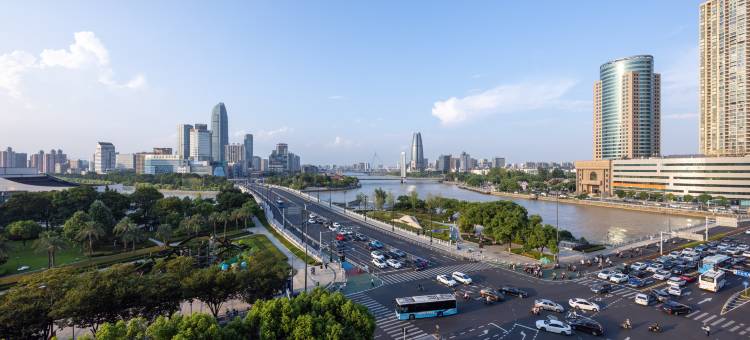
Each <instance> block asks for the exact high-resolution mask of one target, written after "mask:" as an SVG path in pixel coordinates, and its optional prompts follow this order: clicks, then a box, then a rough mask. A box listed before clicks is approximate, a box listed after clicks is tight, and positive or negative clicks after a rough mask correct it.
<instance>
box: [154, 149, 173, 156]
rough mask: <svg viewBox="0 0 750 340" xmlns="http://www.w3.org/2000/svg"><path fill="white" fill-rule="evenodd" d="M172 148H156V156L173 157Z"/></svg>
mask: <svg viewBox="0 0 750 340" xmlns="http://www.w3.org/2000/svg"><path fill="white" fill-rule="evenodd" d="M171 154H172V148H154V155H171Z"/></svg>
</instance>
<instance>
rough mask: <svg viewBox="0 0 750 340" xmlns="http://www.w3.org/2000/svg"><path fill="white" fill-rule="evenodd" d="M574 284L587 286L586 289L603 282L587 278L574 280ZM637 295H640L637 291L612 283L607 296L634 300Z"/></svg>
mask: <svg viewBox="0 0 750 340" xmlns="http://www.w3.org/2000/svg"><path fill="white" fill-rule="evenodd" d="M574 282H576V283H578V284H581V285H584V286H587V287H591V286H593V285H595V284H597V283H601V282H604V281H602V280H599V279H596V278H593V277H589V276H587V277H583V278H580V279H576V280H574ZM638 293H640V291H639V290H637V289H634V288H630V287H628V286H623V285H619V284H614V283H612V291H611V292H609V293H607V294H612V295H616V296H618V297H621V298H624V299H630V298H635V296H636V294H638Z"/></svg>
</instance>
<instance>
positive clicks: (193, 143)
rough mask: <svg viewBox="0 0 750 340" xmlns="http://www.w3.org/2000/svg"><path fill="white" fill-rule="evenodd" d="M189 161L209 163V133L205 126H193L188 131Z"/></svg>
mask: <svg viewBox="0 0 750 340" xmlns="http://www.w3.org/2000/svg"><path fill="white" fill-rule="evenodd" d="M190 159H191V160H194V161H211V132H209V131H208V126H207V125H206V124H195V126H193V128H192V129H190Z"/></svg>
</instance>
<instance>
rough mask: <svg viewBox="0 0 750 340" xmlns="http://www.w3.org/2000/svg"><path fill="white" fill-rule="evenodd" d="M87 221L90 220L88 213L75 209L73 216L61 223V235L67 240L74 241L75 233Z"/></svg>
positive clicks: (76, 233)
mask: <svg viewBox="0 0 750 340" xmlns="http://www.w3.org/2000/svg"><path fill="white" fill-rule="evenodd" d="M89 221H91V219H90V218H89V214H87V213H86V212H85V211H76V212H75V213H74V214H73V216H71V217H70V218H68V220H66V221H65V224H64V225H63V237H65V239H67V240H68V241H76V235H78V232H79V231H80V230H81V229H83V226H84V225H85V224H86V223H87V222H89Z"/></svg>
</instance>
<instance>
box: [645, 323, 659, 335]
mask: <svg viewBox="0 0 750 340" xmlns="http://www.w3.org/2000/svg"><path fill="white" fill-rule="evenodd" d="M648 331H649V332H654V333H661V331H662V328H661V326H659V324H656V323H655V324H652V325H650V326H648Z"/></svg>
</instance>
